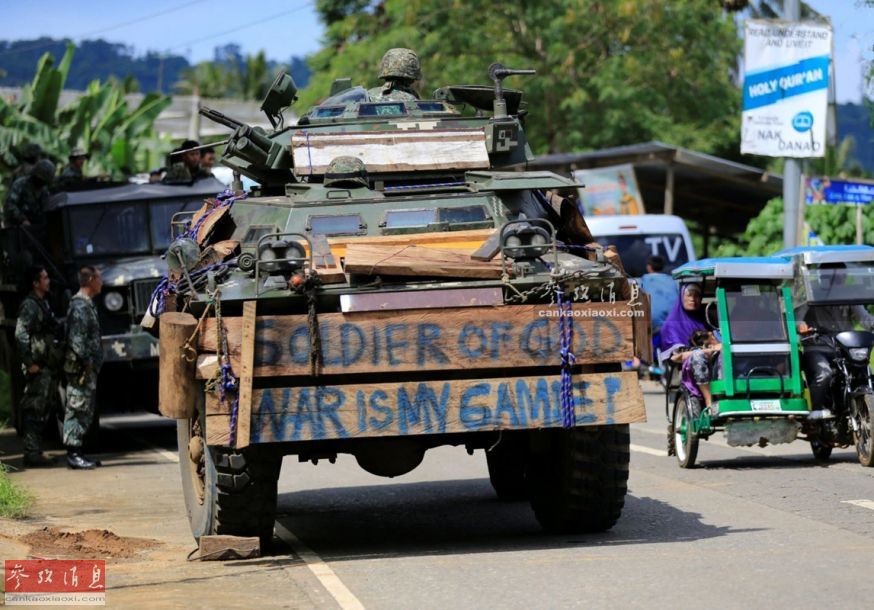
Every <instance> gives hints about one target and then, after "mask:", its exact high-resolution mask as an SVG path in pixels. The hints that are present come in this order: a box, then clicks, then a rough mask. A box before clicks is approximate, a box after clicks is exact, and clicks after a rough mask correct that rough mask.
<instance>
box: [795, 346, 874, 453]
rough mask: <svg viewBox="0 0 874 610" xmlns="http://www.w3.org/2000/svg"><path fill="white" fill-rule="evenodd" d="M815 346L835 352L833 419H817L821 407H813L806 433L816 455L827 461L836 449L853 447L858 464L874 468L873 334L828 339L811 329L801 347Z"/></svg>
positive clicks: (807, 421)
mask: <svg viewBox="0 0 874 610" xmlns="http://www.w3.org/2000/svg"><path fill="white" fill-rule="evenodd" d="M813 342H818V344H819V345H823V344H826V345H829V346H831V347H832V349H833V354H832V358H830V364H831V368H832V380H831V385H830V387H829V393H830V396H831V401H832V406H833V409H832V411H833V413H832V414H831V416H830V417H829V416H828V414H826V415H827V416H826V417H823V418H819V417H814V414H821V413H823V411H822V410H821V409H822V405H811V408H812V409H813V411H812V412H811V417H808V418H807V420H806V421H805V424H804V429H803V432H804V433H805V434H806V435H807V437H808V439H809V440H810V446H811V449H812V451H813V455H814V456H815V457H816V458H818V459H823V460H824V459H828V458H829V456H830V455H831V452H832V448H833V447H848V446H850V445H851V444H852V445H855V447H856V456H857V457H858V459H859V463H860V464H862V465H863V466H874V413H872V412H874V384H872V376H871V364H870V360H871V349H872V347H874V333H870V332H867V331H858V330H851V331H844V332H840V333H837V334H834V335H828V334H820V333H819V332H817V331H816V329H812V332H811V333H810V334H809V335H808V336H806V337H804V338H803V339H802V344H807V345H810V344H811V343H813Z"/></svg>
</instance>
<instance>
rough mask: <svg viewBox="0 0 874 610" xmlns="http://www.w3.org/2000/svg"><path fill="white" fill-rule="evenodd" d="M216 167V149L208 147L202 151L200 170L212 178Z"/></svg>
mask: <svg viewBox="0 0 874 610" xmlns="http://www.w3.org/2000/svg"><path fill="white" fill-rule="evenodd" d="M214 166H215V148H213V147H212V146H207V147H206V148H204V149H201V151H200V170H201V172H202V173H203V174H205V175H207V176H212V168H213V167H214Z"/></svg>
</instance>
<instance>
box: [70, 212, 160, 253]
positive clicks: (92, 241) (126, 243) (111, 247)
mask: <svg viewBox="0 0 874 610" xmlns="http://www.w3.org/2000/svg"><path fill="white" fill-rule="evenodd" d="M147 223H148V213H147V210H146V204H144V203H113V204H108V205H89V206H82V207H77V208H71V209H70V235H71V236H72V242H73V253H74V254H76V255H79V256H88V255H92V254H145V253H148V252H149V251H150V248H149V234H148V231H147V230H146V227H147V226H148V224H147ZM168 226H169V223H168Z"/></svg>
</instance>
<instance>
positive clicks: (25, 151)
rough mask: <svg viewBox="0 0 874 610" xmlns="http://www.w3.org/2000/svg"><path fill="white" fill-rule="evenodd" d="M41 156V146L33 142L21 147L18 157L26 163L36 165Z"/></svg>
mask: <svg viewBox="0 0 874 610" xmlns="http://www.w3.org/2000/svg"><path fill="white" fill-rule="evenodd" d="M42 155H43V150H42V146H40V145H39V144H36V143H34V142H28V143H27V144H25V145H24V146H22V147H21V152H20V154H19V157H21V159H22V160H23V161H25V162H27V163H36V162H37V161H38V160H39V158H40V157H41V156H42Z"/></svg>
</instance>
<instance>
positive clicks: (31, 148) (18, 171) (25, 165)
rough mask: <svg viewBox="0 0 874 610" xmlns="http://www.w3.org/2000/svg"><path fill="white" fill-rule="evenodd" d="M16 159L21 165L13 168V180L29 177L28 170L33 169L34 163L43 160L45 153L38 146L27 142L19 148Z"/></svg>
mask: <svg viewBox="0 0 874 610" xmlns="http://www.w3.org/2000/svg"><path fill="white" fill-rule="evenodd" d="M18 158H19V159H20V160H21V163H19V165H18V167H16V168H15V172H14V175H13V179H15V178H21V177H22V176H29V175H30V170H32V169H33V166H34V165H36V162H37V161H39V160H40V159H45V153H44V152H43V149H42V147H41V146H40V145H39V144H34V143H33V142H29V143H27V144H25V145H24V146H22V147H21V152H19V153H18Z"/></svg>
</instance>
